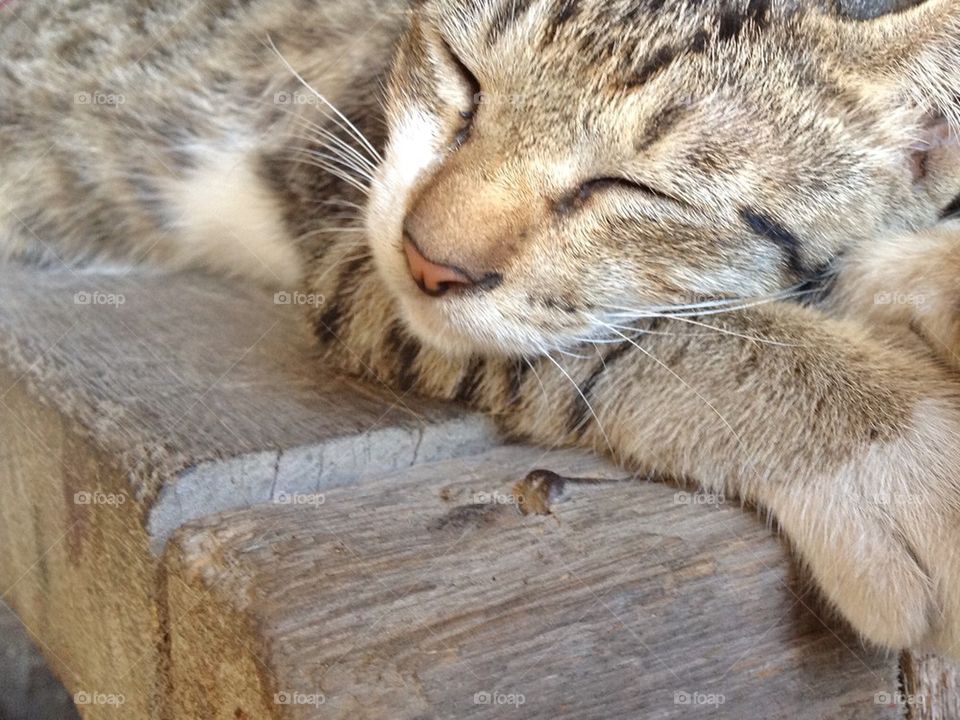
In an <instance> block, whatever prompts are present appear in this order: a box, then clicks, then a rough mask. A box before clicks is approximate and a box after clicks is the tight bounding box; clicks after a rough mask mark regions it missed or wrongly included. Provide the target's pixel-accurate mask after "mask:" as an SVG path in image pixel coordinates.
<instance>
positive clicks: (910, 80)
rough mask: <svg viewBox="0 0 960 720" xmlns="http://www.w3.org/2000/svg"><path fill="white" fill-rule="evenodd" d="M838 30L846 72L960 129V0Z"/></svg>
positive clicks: (940, 0) (930, 1) (937, 0)
mask: <svg viewBox="0 0 960 720" xmlns="http://www.w3.org/2000/svg"><path fill="white" fill-rule="evenodd" d="M834 30H835V33H836V34H835V35H834V38H835V41H836V43H837V46H836V50H837V53H838V54H839V56H840V58H841V63H842V65H843V66H845V69H847V70H849V71H852V72H853V73H854V74H855V75H858V76H860V77H862V78H863V80H864V81H865V82H869V83H871V84H873V83H877V84H878V85H884V86H886V87H889V88H891V89H895V91H896V92H898V93H899V94H901V95H902V96H903V97H904V98H905V99H907V100H909V101H912V102H913V103H914V104H915V105H916V106H917V107H918V108H920V109H922V110H923V111H924V112H926V113H927V114H928V116H929V117H934V116H941V117H943V118H944V119H945V120H946V121H947V122H948V123H949V125H952V126H953V128H955V129H958V130H960V0H926V2H923V3H921V4H919V5H917V6H916V7H913V8H911V9H909V10H904V11H902V12H898V13H891V14H888V15H883V16H881V17H878V18H876V19H873V20H867V21H860V22H853V21H844V22H841V23H839V25H837V26H835V27H834Z"/></svg>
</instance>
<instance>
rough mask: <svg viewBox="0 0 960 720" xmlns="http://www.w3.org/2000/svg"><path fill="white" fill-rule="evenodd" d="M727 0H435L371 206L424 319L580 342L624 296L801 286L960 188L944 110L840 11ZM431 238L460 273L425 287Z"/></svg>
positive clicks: (407, 50)
mask: <svg viewBox="0 0 960 720" xmlns="http://www.w3.org/2000/svg"><path fill="white" fill-rule="evenodd" d="M716 6H717V3H700V4H696V7H695V8H694V7H692V6H691V5H690V4H688V3H683V2H669V0H668V2H665V3H663V2H645V1H642V0H483V1H480V2H478V1H476V0H473V1H471V2H467V0H432V1H430V0H428V2H426V3H422V4H420V5H418V6H417V9H416V10H414V11H413V17H412V22H411V28H410V31H409V33H408V34H407V36H406V38H405V40H404V42H403V44H402V47H401V49H400V52H399V55H398V57H397V60H396V64H395V68H394V72H393V77H392V80H391V83H390V86H389V89H388V120H389V128H390V141H389V145H388V147H387V150H386V153H385V160H384V163H383V164H382V166H381V168H380V170H379V174H378V178H377V181H376V183H375V184H374V187H373V189H372V194H371V202H370V205H369V210H368V214H367V225H368V230H369V235H370V238H371V243H372V244H373V250H374V256H375V259H376V262H377V266H378V269H379V271H380V272H381V274H382V275H383V277H384V279H385V281H386V282H387V283H388V286H389V287H390V289H391V291H392V292H393V293H394V294H395V295H396V297H397V298H398V301H399V304H400V306H401V308H402V312H403V314H404V317H405V318H406V320H407V321H408V323H409V324H410V326H411V327H412V329H413V330H414V331H415V332H416V333H417V334H418V335H420V336H421V337H422V338H424V339H425V340H427V341H429V342H430V343H431V344H433V345H435V346H437V347H439V348H441V349H444V350H446V351H450V352H470V351H476V350H480V351H490V350H494V351H498V352H501V353H510V354H519V353H532V352H538V351H542V350H545V349H552V348H555V347H559V346H568V345H570V344H573V343H575V342H577V341H578V339H583V338H596V337H598V336H600V335H610V334H611V333H612V332H613V331H611V330H610V328H609V327H608V325H609V324H616V323H615V321H614V320H613V318H614V317H615V316H617V315H622V311H623V310H624V309H638V310H639V309H643V308H649V307H655V306H665V305H676V304H688V303H695V302H700V301H704V300H707V299H708V298H724V297H746V298H749V297H755V296H760V295H765V294H769V293H773V292H777V291H780V290H784V289H786V288H790V287H792V286H797V285H799V284H801V283H803V282H804V281H806V280H809V279H810V278H811V277H812V276H814V275H815V274H817V273H818V272H820V271H822V270H823V269H824V268H825V267H826V266H827V265H828V264H829V263H830V262H831V261H832V260H833V259H834V258H835V257H836V256H837V255H838V254H839V253H842V252H843V250H844V248H846V247H849V246H850V245H851V244H853V243H858V242H865V241H869V240H870V238H872V237H876V236H877V235H878V234H881V233H885V232H891V231H896V230H899V229H903V228H906V227H910V226H914V225H920V224H929V223H931V222H933V221H934V220H935V218H936V216H937V212H938V210H939V209H940V208H942V207H943V206H944V205H946V204H947V203H948V202H949V200H950V198H951V197H952V194H956V190H957V189H958V188H960V177H958V173H957V171H955V170H952V171H950V172H948V171H947V170H946V168H948V167H950V166H951V164H953V165H954V166H956V165H960V164H958V163H956V159H957V157H956V151H955V150H954V149H952V148H938V149H934V150H933V151H931V152H927V151H926V147H925V146H919V145H917V140H918V139H923V140H925V141H926V140H927V139H928V138H927V137H926V136H927V135H929V136H931V137H936V134H937V131H939V130H940V129H941V128H939V127H938V126H937V125H936V123H932V124H930V128H933V129H930V128H928V127H927V126H926V124H925V123H926V120H921V118H920V115H919V114H918V113H917V111H916V110H914V109H911V108H910V107H908V106H907V105H906V103H904V102H902V97H900V95H899V93H898V91H897V89H896V88H895V87H894V85H895V83H880V82H879V81H874V80H870V81H866V80H864V78H863V77H860V76H858V75H857V73H856V72H855V70H856V69H855V68H852V67H848V66H847V65H846V64H845V63H846V61H844V60H842V59H841V58H842V56H843V55H845V54H847V51H848V50H849V48H843V47H840V46H838V44H837V43H838V42H839V41H837V40H836V39H835V38H834V36H833V35H832V34H831V32H830V30H831V29H832V28H833V25H832V23H835V22H839V21H833V20H829V19H827V18H824V17H822V16H819V15H817V16H814V15H809V16H805V17H801V16H791V15H790V13H789V11H788V9H787V8H784V7H776V6H775V7H773V8H771V7H770V6H769V4H768V3H766V2H760V1H758V0H750V1H749V2H748V1H747V0H744V2H742V3H737V2H731V3H724V4H723V7H724V8H726V9H724V10H720V9H717V7H716ZM654 7H656V8H657V9H653V8H654ZM921 136H922V137H921ZM954 182H955V183H956V184H953V183H954ZM951 190H952V194H951ZM411 246H412V247H414V248H415V249H416V253H418V254H419V255H420V256H422V257H423V258H426V259H428V260H429V261H431V263H433V265H434V266H437V265H439V266H445V267H447V268H448V269H450V272H452V273H453V274H452V275H451V277H454V278H459V279H460V280H458V281H457V282H454V283H450V284H449V285H444V286H441V287H440V288H439V289H441V290H445V292H442V293H429V294H428V293H426V292H424V291H423V288H422V287H420V286H418V284H417V282H415V280H414V276H413V275H412V274H411V272H410V269H409V267H408V259H407V256H408V254H409V253H410V247H411ZM414 274H416V273H414ZM421 285H423V283H422V282H421ZM428 289H429V288H428ZM434 289H436V288H434Z"/></svg>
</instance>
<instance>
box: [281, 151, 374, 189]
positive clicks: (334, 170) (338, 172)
mask: <svg viewBox="0 0 960 720" xmlns="http://www.w3.org/2000/svg"><path fill="white" fill-rule="evenodd" d="M297 162H300V163H303V164H304V165H310V166H311V167H315V168H319V169H320V170H325V171H326V172H328V173H330V174H331V175H333V176H334V177H335V178H338V179H339V180H342V181H343V182H345V183H347V184H348V185H350V186H351V187H353V188H354V189H356V190H358V191H359V192H361V193H363V194H364V195H369V194H370V188H368V187H367V186H366V185H364V184H363V183H362V182H361V181H360V180H358V179H357V178H355V177H353V176H351V175H347V174H345V173H344V172H343V170H342V169H341V168H339V167H337V166H336V165H333V164H331V163H326V162H322V161H320V160H315V159H309V158H302V159H298V160H297Z"/></svg>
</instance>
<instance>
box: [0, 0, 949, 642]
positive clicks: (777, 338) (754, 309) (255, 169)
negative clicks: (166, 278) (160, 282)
mask: <svg viewBox="0 0 960 720" xmlns="http://www.w3.org/2000/svg"><path fill="white" fill-rule="evenodd" d="M0 24H2V28H0V47H2V48H3V53H2V58H0V93H2V95H0V97H2V98H3V102H2V105H0V255H2V256H3V257H5V258H6V259H8V260H27V261H31V262H40V263H45V264H47V265H50V266H52V267H59V266H61V265H63V264H66V265H74V264H83V263H104V262H109V263H112V264H117V263H121V264H123V263H126V264H129V265H134V264H150V265H153V266H160V267H165V268H171V269H174V268H181V267H191V266H200V267H204V268H207V269H212V270H215V271H218V272H225V273H229V274H232V275H234V276H237V277H239V278H242V279H245V280H247V281H254V282H258V283H266V284H272V285H274V286H276V287H278V288H281V289H286V290H303V291H306V292H309V293H312V294H314V295H322V296H323V297H325V298H326V302H325V303H323V304H322V305H321V306H319V307H316V308H314V309H313V311H312V313H313V314H312V317H311V319H312V322H313V323H314V326H315V328H316V334H317V338H318V342H319V344H320V346H321V347H322V349H323V353H324V355H325V357H326V358H327V359H328V360H329V361H332V362H334V363H336V364H338V365H339V366H340V367H341V368H343V369H345V370H347V371H350V372H354V373H358V374H361V375H364V376H366V377H368V378H370V379H371V380H373V381H374V382H382V383H387V384H388V385H389V386H390V387H391V388H393V389H394V391H395V392H397V393H398V395H399V396H400V397H403V396H405V394H406V393H412V392H416V393H420V394H424V395H429V396H433V397H437V398H445V399H452V400H458V401H461V402H464V403H468V404H470V405H472V406H474V407H478V408H482V409H484V410H486V411H488V412H490V413H492V414H493V415H495V416H496V418H497V419H498V420H499V421H500V423H501V424H502V426H503V428H504V430H505V431H506V432H507V433H509V434H510V435H512V436H514V437H518V438H523V439H526V440H532V441H536V442H540V443H543V444H545V445H547V446H555V445H580V446H586V447H589V448H594V449H596V450H599V451H602V452H606V453H608V454H610V455H611V456H613V457H614V458H615V459H616V460H618V461H619V462H621V463H622V464H624V465H625V466H628V467H630V468H632V469H636V470H638V471H643V472H650V473H656V474H660V475H664V476H670V477H674V478H682V479H687V480H690V481H694V482H697V483H700V484H701V485H702V486H704V487H706V488H708V489H710V490H714V491H718V492H722V493H724V494H725V495H727V496H731V495H736V496H738V497H740V498H742V499H743V500H744V501H748V502H751V503H754V504H756V505H757V506H759V507H761V508H763V509H764V510H765V511H767V512H769V513H770V514H772V516H773V517H774V518H776V520H777V522H778V523H779V526H780V527H781V528H782V529H783V531H784V533H785V534H786V535H787V537H788V538H789V540H790V542H791V545H792V547H793V549H794V550H795V552H796V555H797V557H798V558H799V560H800V561H801V562H802V563H804V564H805V565H806V566H807V567H808V568H809V571H810V573H811V575H812V577H813V578H814V579H815V580H816V581H817V583H818V584H819V586H820V588H821V589H822V591H823V593H824V595H825V597H826V598H827V599H828V600H829V601H830V602H831V603H832V605H833V606H834V607H835V608H836V609H837V610H839V611H840V612H841V613H842V614H843V615H844V616H845V617H846V618H847V619H848V620H849V622H850V623H851V624H852V625H853V627H854V628H855V629H856V630H857V631H858V632H859V633H861V634H862V636H863V637H865V638H867V639H868V640H870V641H872V642H873V643H875V644H877V645H880V646H883V647H887V648H891V649H898V648H907V647H910V648H916V649H932V650H936V651H939V652H943V653H946V654H949V655H953V656H960V378H958V375H957V373H956V366H957V365H958V363H957V356H956V355H955V354H954V353H955V352H956V350H957V348H958V345H960V334H958V333H960V327H958V324H957V321H958V314H957V309H958V308H960V281H958V275H957V268H960V222H956V221H951V220H950V218H951V216H953V215H955V214H958V213H960V197H958V192H960V149H958V146H957V142H956V131H957V128H960V98H958V92H957V88H958V87H960V3H957V2H955V0H928V2H926V3H924V4H922V5H920V6H919V7H918V8H915V9H912V10H907V11H904V12H902V13H899V14H896V15H890V16H887V17H883V18H880V19H877V20H873V21H869V22H853V21H850V20H843V19H841V18H839V17H836V16H834V15H831V14H830V13H829V12H828V10H827V9H826V8H819V7H817V8H814V7H811V4H810V3H801V2H788V1H787V0H778V1H776V2H771V1H770V0H729V1H728V0H710V1H706V2H692V1H689V2H688V1H685V0H473V1H469V2H468V1H467V0H421V1H419V2H410V3H406V2H401V1H399V0H396V1H394V2H390V1H389V0H368V1H367V2H357V3H336V2H333V1H332V0H329V1H326V0H313V1H312V2H311V1H303V0H270V1H268V0H211V1H210V2H204V3H193V2H189V1H187V0H156V1H155V2H152V3H149V4H146V3H140V2H133V1H128V2H116V0H112V1H109V2H108V1H105V0H104V1H97V0H74V1H73V2H66V3H53V2H45V3H37V2H33V3H28V2H25V1H18V0H14V2H12V3H8V4H6V5H4V6H3V7H2V9H0Z"/></svg>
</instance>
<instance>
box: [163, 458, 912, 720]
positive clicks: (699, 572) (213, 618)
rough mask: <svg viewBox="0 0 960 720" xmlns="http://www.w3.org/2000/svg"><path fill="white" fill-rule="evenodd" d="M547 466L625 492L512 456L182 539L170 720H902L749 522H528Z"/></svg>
mask: <svg viewBox="0 0 960 720" xmlns="http://www.w3.org/2000/svg"><path fill="white" fill-rule="evenodd" d="M540 467H546V468H549V469H551V470H554V471H557V472H560V473H561V474H574V475H585V476H587V477H598V476H601V475H603V476H608V477H618V476H620V474H619V473H617V471H615V470H612V469H611V468H609V467H607V466H603V465H601V464H600V463H598V462H597V461H596V460H592V459H585V458H582V457H580V456H576V455H570V454H559V453H551V454H544V453H543V452H542V451H539V450H530V449H524V448H505V449H500V450H496V451H492V452H490V453H489V454H486V455H484V456H481V457H478V458H476V459H474V460H472V461H471V462H470V463H469V464H465V463H463V462H456V461H454V462H444V463H437V464H432V465H429V466H424V467H420V468H417V469H415V470H413V471H408V472H404V473H402V474H400V475H398V476H396V477H391V478H388V479H385V480H382V481H377V482H369V483H361V484H359V485H357V486H355V487H352V488H343V489H337V490H333V491H330V492H328V493H326V495H325V497H324V498H323V499H322V500H323V502H322V504H320V503H317V504H314V505H313V506H308V505H302V506H300V507H271V508H256V509H253V510H249V511H240V512H235V513H229V514H226V515H224V516H221V517H217V518H210V519H208V520H204V521H200V522H197V523H193V524H190V525H189V526H187V527H186V528H184V529H183V530H181V531H180V532H179V533H178V534H177V535H176V536H175V539H174V541H173V543H172V546H171V547H170V549H169V552H168V556H167V559H166V565H167V568H168V571H169V573H168V581H167V593H168V610H169V621H170V630H171V667H172V678H173V686H172V693H173V697H174V699H175V704H174V706H175V713H174V718H176V720H180V719H183V720H186V719H187V718H196V717H203V718H224V719H226V718H304V719H306V718H344V719H347V718H350V719H352V720H363V719H365V718H369V719H371V720H373V719H379V718H391V720H402V719H404V718H410V719H411V720H412V719H413V718H451V719H453V718H477V719H480V718H502V717H512V716H515V717H525V718H555V719H557V720H559V719H561V718H570V719H571V720H574V719H575V720H589V719H591V718H596V719H598V720H599V719H607V718H651V719H652V718H686V717H713V718H738V719H740V718H751V717H763V718H791V719H793V718H837V719H838V720H839V719H841V718H842V719H844V720H847V719H850V718H864V719H866V718H871V719H872V718H895V717H902V713H901V708H899V707H896V706H895V707H890V706H888V705H887V704H882V703H878V702H877V699H878V696H879V698H880V700H881V701H882V700H883V699H884V698H883V697H882V694H883V693H887V694H890V695H891V696H892V695H894V694H895V693H897V692H898V685H897V667H896V662H895V660H894V659H892V658H889V657H883V656H881V655H878V654H876V653H874V652H870V651H868V650H865V649H864V648H862V647H861V645H860V644H859V642H858V641H857V640H856V639H854V638H851V637H850V636H849V635H848V634H847V633H846V632H844V631H843V630H841V629H839V626H838V625H836V624H830V625H824V624H823V623H822V622H821V621H820V620H819V619H818V615H819V614H822V611H821V610H820V609H819V608H817V606H816V604H815V600H814V598H812V597H811V596H810V595H809V594H807V593H805V592H804V591H803V590H802V589H800V585H801V584H800V583H799V582H798V581H797V580H796V579H795V578H794V577H793V571H792V569H791V565H790V563H789V561H788V559H787V556H786V554H785V552H784V549H783V547H782V546H781V545H780V543H779V542H778V541H776V540H775V539H774V538H772V537H771V535H770V533H769V531H768V530H767V529H766V527H765V526H764V524H763V523H762V522H761V521H759V520H758V519H757V518H756V517H754V516H753V515H752V514H751V513H749V512H744V511H743V510H741V509H740V507H739V506H738V505H735V504H731V505H727V504H723V503H721V504H719V505H714V504H712V502H711V501H709V500H706V499H701V501H699V502H702V503H703V504H700V505H694V504H693V503H691V502H690V501H689V497H690V496H689V495H688V494H686V493H682V492H679V491H677V490H674V489H670V488H667V487H664V486H659V485H651V484H646V483H641V482H629V483H616V482H614V483H610V484H602V485H587V486H578V485H568V491H567V492H568V498H567V499H566V501H564V502H561V503H559V504H555V505H554V511H555V514H554V515H553V516H548V517H535V516H529V517H523V516H522V515H521V514H520V512H519V511H518V510H517V509H516V507H515V506H514V505H512V504H510V502H509V498H510V497H511V495H510V492H511V491H510V488H511V484H512V483H513V482H514V481H515V480H517V479H518V478H522V477H524V475H525V474H526V473H527V472H529V471H530V470H531V469H534V468H540ZM314 500H319V499H318V498H315V499H314ZM238 629H240V632H238ZM212 678H216V681H215V682H212V681H211V679H212ZM518 704H519V707H518Z"/></svg>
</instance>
